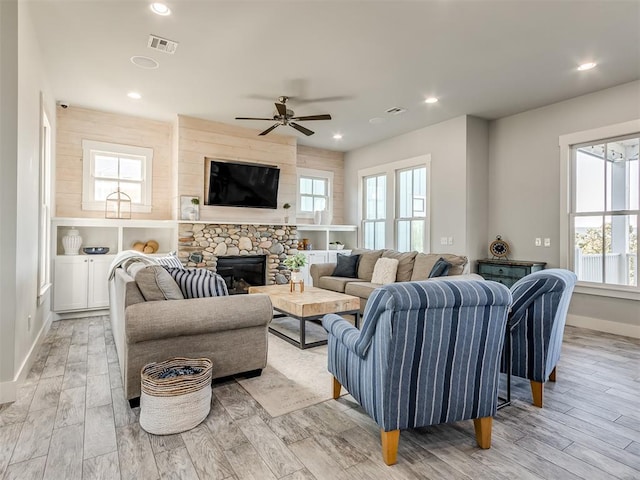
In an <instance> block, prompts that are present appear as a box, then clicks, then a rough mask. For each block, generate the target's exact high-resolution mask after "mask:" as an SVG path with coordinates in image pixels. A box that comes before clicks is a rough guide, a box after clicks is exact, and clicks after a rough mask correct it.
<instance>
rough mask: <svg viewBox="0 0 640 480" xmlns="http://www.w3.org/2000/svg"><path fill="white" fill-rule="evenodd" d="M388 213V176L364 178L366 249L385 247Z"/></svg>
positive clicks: (364, 242) (364, 236)
mask: <svg viewBox="0 0 640 480" xmlns="http://www.w3.org/2000/svg"><path fill="white" fill-rule="evenodd" d="M386 211H387V176H386V175H375V176H371V177H365V178H364V215H363V221H362V231H363V244H364V248H371V249H380V248H384V246H385V223H386V217H387V214H386Z"/></svg>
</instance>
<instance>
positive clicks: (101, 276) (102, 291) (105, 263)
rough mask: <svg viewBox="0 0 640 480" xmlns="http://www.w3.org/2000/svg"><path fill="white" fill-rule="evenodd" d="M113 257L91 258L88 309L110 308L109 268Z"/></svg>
mask: <svg viewBox="0 0 640 480" xmlns="http://www.w3.org/2000/svg"><path fill="white" fill-rule="evenodd" d="M112 260H113V257H112V256H111V255H110V256H108V257H105V256H94V257H91V258H89V276H88V282H87V283H88V291H87V294H88V296H87V307H88V308H99V307H108V306H109V279H108V275H109V267H110V266H111V261H112Z"/></svg>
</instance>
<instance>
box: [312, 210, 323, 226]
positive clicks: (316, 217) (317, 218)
mask: <svg viewBox="0 0 640 480" xmlns="http://www.w3.org/2000/svg"><path fill="white" fill-rule="evenodd" d="M322 212H323V210H316V211H315V212H313V223H315V224H316V225H322Z"/></svg>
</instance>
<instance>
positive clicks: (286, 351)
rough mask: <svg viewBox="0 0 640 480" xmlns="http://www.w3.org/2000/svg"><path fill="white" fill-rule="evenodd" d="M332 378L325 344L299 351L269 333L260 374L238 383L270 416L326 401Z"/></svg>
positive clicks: (277, 415)
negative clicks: (264, 364)
mask: <svg viewBox="0 0 640 480" xmlns="http://www.w3.org/2000/svg"><path fill="white" fill-rule="evenodd" d="M331 378H332V377H331V374H330V373H329V372H328V371H327V346H326V345H324V346H321V347H314V348H308V349H306V350H300V349H299V348H297V347H295V346H293V345H291V344H289V343H287V342H285V341H284V340H281V339H280V338H278V337H276V336H275V335H272V334H269V354H268V360H267V367H266V368H265V369H264V370H263V371H262V375H261V376H259V377H255V378H247V379H238V382H239V383H240V385H242V386H243V387H244V389H245V390H246V391H247V392H249V394H250V395H251V396H252V397H253V398H254V399H255V400H256V401H257V402H258V403H259V404H260V405H262V406H263V407H264V409H265V410H266V411H267V412H269V415H271V416H272V417H279V416H280V415H284V414H286V413H290V412H293V411H295V410H299V409H301V408H306V407H309V406H311V405H315V404H316V403H320V402H324V401H325V400H329V399H330V398H331V385H332V383H331Z"/></svg>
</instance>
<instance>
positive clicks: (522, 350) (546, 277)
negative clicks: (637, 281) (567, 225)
mask: <svg viewBox="0 0 640 480" xmlns="http://www.w3.org/2000/svg"><path fill="white" fill-rule="evenodd" d="M576 281H577V277H576V274H575V273H573V272H570V271H569V270H562V269H559V268H551V269H548V270H541V271H539V272H535V273H532V274H531V275H527V276H526V277H524V278H522V279H520V280H518V281H517V282H516V283H515V284H514V285H513V286H512V287H511V294H512V295H513V305H512V307H511V313H510V314H509V324H510V326H511V374H512V375H515V376H517V377H522V378H527V379H529V381H530V383H531V395H532V397H533V404H534V405H535V406H537V407H542V393H543V389H544V383H545V382H546V381H547V380H549V381H551V382H555V381H556V365H557V363H558V360H559V359H560V349H561V347H562V337H563V334H564V325H565V321H566V319H567V311H568V310H569V302H570V301H571V294H572V293H573V288H574V287H575V284H576ZM505 365H506V362H503V367H502V370H503V371H506V368H505Z"/></svg>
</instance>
